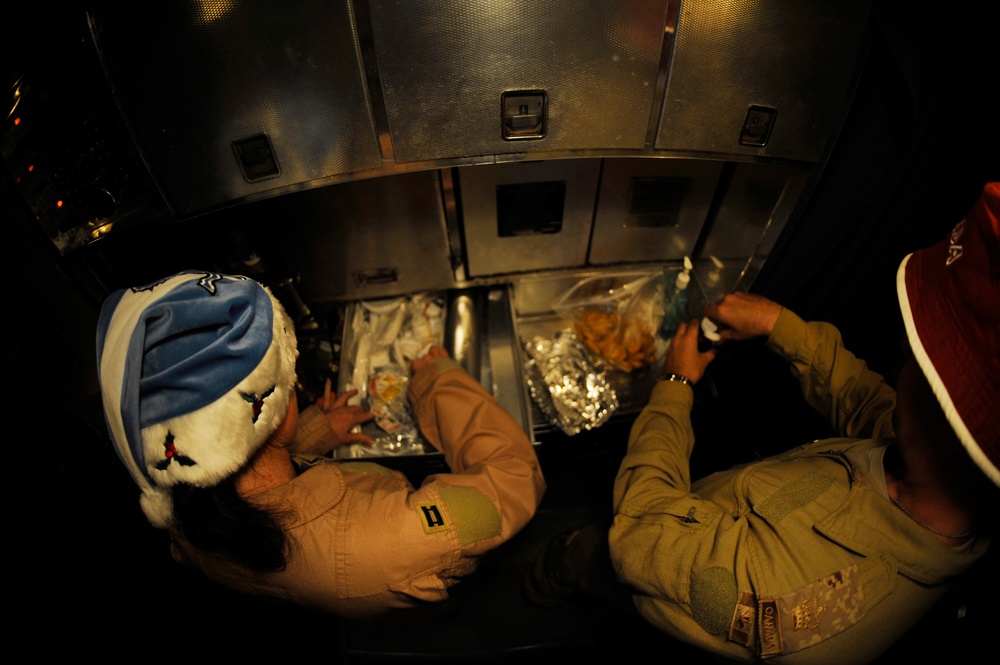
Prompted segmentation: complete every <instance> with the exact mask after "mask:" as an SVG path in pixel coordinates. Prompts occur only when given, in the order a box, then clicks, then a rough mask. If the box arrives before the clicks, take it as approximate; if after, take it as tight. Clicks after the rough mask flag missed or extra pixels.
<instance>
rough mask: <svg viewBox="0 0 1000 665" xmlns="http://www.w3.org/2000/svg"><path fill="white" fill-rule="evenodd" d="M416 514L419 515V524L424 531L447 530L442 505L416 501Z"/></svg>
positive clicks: (447, 525) (446, 521)
mask: <svg viewBox="0 0 1000 665" xmlns="http://www.w3.org/2000/svg"><path fill="white" fill-rule="evenodd" d="M417 515H418V516H419V517H420V525H421V526H423V527H424V533H437V532H438V531H447V530H448V528H449V526H450V525H449V524H448V520H447V519H446V513H445V511H444V509H443V507H442V506H440V505H438V504H437V503H434V502H425V503H418V504H417Z"/></svg>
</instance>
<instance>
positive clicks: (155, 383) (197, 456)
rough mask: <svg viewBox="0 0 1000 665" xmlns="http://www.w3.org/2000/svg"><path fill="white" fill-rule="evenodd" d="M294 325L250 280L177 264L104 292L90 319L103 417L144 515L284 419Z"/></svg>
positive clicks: (159, 512)
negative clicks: (179, 269) (154, 278)
mask: <svg viewBox="0 0 1000 665" xmlns="http://www.w3.org/2000/svg"><path fill="white" fill-rule="evenodd" d="M297 355H298V351H297V347H296V340H295V328H294V325H293V323H292V321H291V319H290V318H289V317H288V315H287V314H286V313H285V310H284V309H283V308H282V306H281V304H280V303H279V302H278V300H277V299H276V298H275V297H274V296H273V295H272V294H271V292H270V291H269V290H268V289H267V288H266V287H264V286H263V285H261V284H259V283H257V282H255V281H254V280H252V279H249V278H247V277H241V276H235V275H219V274H214V273H209V272H184V273H179V274H176V275H173V276H171V277H168V278H166V279H163V280H161V281H158V282H155V283H153V284H149V285H147V286H144V287H137V288H131V289H122V290H120V291H116V292H115V293H113V294H111V295H110V296H108V298H107V299H106V300H105V302H104V304H103V306H102V308H101V314H100V318H99V320H98V329H97V361H98V377H99V379H100V384H101V397H102V400H103V403H104V417H105V420H106V422H107V425H108V432H109V434H110V435H111V439H112V441H113V442H114V444H115V447H116V450H117V452H118V456H119V457H120V458H121V460H122V462H123V463H124V464H125V466H126V468H128V470H129V473H130V474H131V475H132V478H133V479H134V480H135V482H136V484H137V485H138V486H139V488H140V489H141V490H142V494H141V496H140V505H141V506H142V509H143V512H144V513H145V514H146V517H147V518H148V519H149V521H150V523H151V524H152V525H153V526H155V527H158V528H167V527H169V526H170V524H171V522H172V520H173V502H172V501H171V495H170V488H171V487H172V486H174V485H176V484H178V483H187V484H190V485H195V486H198V487H211V486H213V485H216V484H218V483H219V482H220V481H222V480H223V479H224V478H227V477H229V476H231V475H232V474H233V473H235V472H236V471H238V470H239V469H240V468H241V467H243V466H244V465H245V464H246V463H247V461H248V460H249V459H250V458H251V457H252V456H253V454H254V453H255V452H256V451H257V450H258V449H259V448H260V447H261V446H262V445H263V444H264V442H265V441H267V439H268V437H269V436H270V435H271V433H272V432H274V431H275V430H276V429H277V428H278V426H279V425H280V424H281V422H282V421H283V420H284V418H285V415H286V413H287V410H288V404H289V400H290V399H291V395H292V391H293V390H295V360H296V357H297Z"/></svg>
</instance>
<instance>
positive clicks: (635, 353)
mask: <svg viewBox="0 0 1000 665" xmlns="http://www.w3.org/2000/svg"><path fill="white" fill-rule="evenodd" d="M552 309H553V311H555V312H556V313H557V314H559V315H560V316H561V317H563V318H564V319H566V320H567V321H569V322H570V323H571V324H572V326H573V330H574V332H575V333H576V335H577V337H578V338H579V339H580V341H581V342H583V344H584V345H585V346H586V347H587V348H588V349H589V350H590V351H591V352H592V353H594V354H595V355H597V356H598V357H600V358H601V359H602V360H604V361H605V362H606V363H607V364H608V365H609V366H610V367H612V368H614V369H618V370H622V371H625V372H631V371H632V370H635V369H638V368H640V367H644V366H646V365H649V364H650V363H652V362H654V361H655V360H656V350H657V349H656V335H657V331H658V330H659V327H660V322H661V320H662V319H663V272H662V271H661V270H656V271H633V272H622V273H614V274H607V275H599V276H595V277H588V278H587V279H584V280H581V281H580V282H577V284H575V285H574V286H573V287H572V288H571V289H569V290H568V291H566V292H565V293H563V294H562V295H561V296H559V298H558V299H557V300H556V302H555V304H554V305H553V306H552Z"/></svg>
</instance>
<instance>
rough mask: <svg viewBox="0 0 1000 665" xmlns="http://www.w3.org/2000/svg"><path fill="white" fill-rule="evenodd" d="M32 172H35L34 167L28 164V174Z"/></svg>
mask: <svg viewBox="0 0 1000 665" xmlns="http://www.w3.org/2000/svg"><path fill="white" fill-rule="evenodd" d="M34 170H35V165H34V164H29V165H28V173H31V172H32V171H34Z"/></svg>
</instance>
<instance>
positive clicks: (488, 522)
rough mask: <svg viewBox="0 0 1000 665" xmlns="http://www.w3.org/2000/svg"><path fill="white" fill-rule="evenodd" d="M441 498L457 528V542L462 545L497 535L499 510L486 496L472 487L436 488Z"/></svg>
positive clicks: (499, 522)
mask: <svg viewBox="0 0 1000 665" xmlns="http://www.w3.org/2000/svg"><path fill="white" fill-rule="evenodd" d="M438 492H440V494H441V499H442V501H444V503H445V504H447V506H448V512H450V513H451V515H452V517H453V518H454V520H455V526H456V527H457V529H458V542H459V543H461V544H462V545H463V546H464V545H468V544H469V543H474V542H476V541H479V540H483V539H484V538H491V537H493V536H496V535H499V533H500V527H501V520H500V511H499V510H498V509H497V507H496V505H495V504H494V503H493V501H491V500H490V498H489V497H488V496H486V495H485V494H483V493H482V492H480V491H479V490H477V489H475V488H472V487H449V486H447V485H446V486H442V487H439V488H438Z"/></svg>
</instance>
